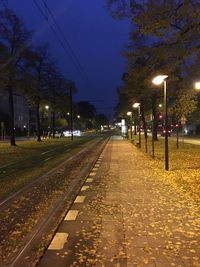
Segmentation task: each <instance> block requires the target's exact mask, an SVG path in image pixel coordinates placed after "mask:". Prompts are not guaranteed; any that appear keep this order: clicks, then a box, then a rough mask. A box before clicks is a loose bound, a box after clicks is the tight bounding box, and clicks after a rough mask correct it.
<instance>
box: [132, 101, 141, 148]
mask: <svg viewBox="0 0 200 267" xmlns="http://www.w3.org/2000/svg"><path fill="white" fill-rule="evenodd" d="M133 108H137V109H138V121H139V129H138V130H139V148H141V129H140V103H134V104H133Z"/></svg>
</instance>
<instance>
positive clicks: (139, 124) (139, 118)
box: [138, 105, 141, 148]
mask: <svg viewBox="0 0 200 267" xmlns="http://www.w3.org/2000/svg"><path fill="white" fill-rule="evenodd" d="M138 116H139V148H141V129H140V105H139V106H138Z"/></svg>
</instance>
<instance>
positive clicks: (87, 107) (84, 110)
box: [77, 101, 96, 129]
mask: <svg viewBox="0 0 200 267" xmlns="http://www.w3.org/2000/svg"><path fill="white" fill-rule="evenodd" d="M77 110H78V114H79V115H80V116H81V120H82V121H83V122H84V124H85V127H84V128H85V129H92V128H93V127H94V119H95V115H96V108H95V107H94V106H93V105H92V104H90V103H89V102H88V101H80V102H78V103H77Z"/></svg>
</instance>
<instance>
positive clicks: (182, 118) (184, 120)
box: [181, 115, 187, 125]
mask: <svg viewBox="0 0 200 267" xmlns="http://www.w3.org/2000/svg"><path fill="white" fill-rule="evenodd" d="M186 121H187V120H186V117H185V116H184V115H183V116H182V117H181V125H185V124H186Z"/></svg>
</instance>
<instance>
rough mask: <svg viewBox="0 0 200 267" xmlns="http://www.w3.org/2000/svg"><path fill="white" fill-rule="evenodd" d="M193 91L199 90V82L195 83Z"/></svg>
mask: <svg viewBox="0 0 200 267" xmlns="http://www.w3.org/2000/svg"><path fill="white" fill-rule="evenodd" d="M195 89H197V90H200V82H196V83H195Z"/></svg>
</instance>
